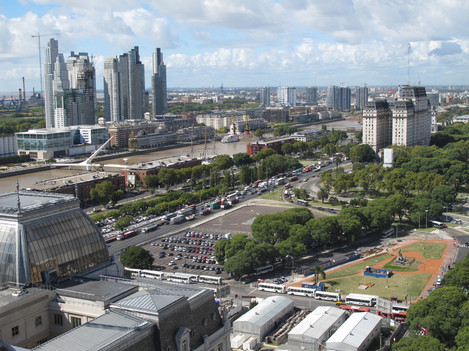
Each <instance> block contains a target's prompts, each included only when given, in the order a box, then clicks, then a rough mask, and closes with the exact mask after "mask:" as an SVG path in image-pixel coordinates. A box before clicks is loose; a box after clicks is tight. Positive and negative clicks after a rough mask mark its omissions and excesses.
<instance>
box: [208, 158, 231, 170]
mask: <svg viewBox="0 0 469 351" xmlns="http://www.w3.org/2000/svg"><path fill="white" fill-rule="evenodd" d="M231 167H233V159H232V158H231V157H230V156H229V155H219V156H217V158H216V159H215V162H213V164H212V168H217V169H219V170H221V171H222V170H224V169H228V168H231Z"/></svg>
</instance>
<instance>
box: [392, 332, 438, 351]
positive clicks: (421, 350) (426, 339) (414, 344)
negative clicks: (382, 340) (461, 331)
mask: <svg viewBox="0 0 469 351" xmlns="http://www.w3.org/2000/svg"><path fill="white" fill-rule="evenodd" d="M392 350H393V351H430V350H431V351H444V350H445V345H444V344H442V343H441V342H440V341H438V339H435V338H433V337H431V336H429V335H426V336H419V337H412V338H409V337H404V338H402V339H401V340H399V342H396V343H394V344H392Z"/></svg>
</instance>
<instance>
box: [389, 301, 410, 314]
mask: <svg viewBox="0 0 469 351" xmlns="http://www.w3.org/2000/svg"><path fill="white" fill-rule="evenodd" d="M408 309H409V306H408V305H403V304H397V303H393V304H392V313H398V312H407V310H408Z"/></svg>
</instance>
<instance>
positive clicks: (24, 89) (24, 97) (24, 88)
mask: <svg viewBox="0 0 469 351" xmlns="http://www.w3.org/2000/svg"><path fill="white" fill-rule="evenodd" d="M23 101H25V102H26V84H25V83H24V77H23Z"/></svg>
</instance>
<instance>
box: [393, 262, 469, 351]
mask: <svg viewBox="0 0 469 351" xmlns="http://www.w3.org/2000/svg"><path fill="white" fill-rule="evenodd" d="M442 286H443V287H441V288H438V289H436V290H434V291H432V292H431V293H430V295H429V296H428V297H427V298H425V299H422V300H420V301H418V302H417V303H414V304H412V305H411V306H410V308H409V311H408V313H407V320H406V322H407V323H408V324H409V326H410V330H411V331H412V332H413V335H414V336H413V337H411V338H403V339H402V340H401V341H399V342H398V343H396V344H394V345H393V350H398V351H413V350H441V351H443V350H448V349H449V350H454V351H466V350H469V299H468V296H467V293H468V291H469V256H466V258H465V259H464V260H462V261H461V262H459V263H457V264H456V265H455V268H454V269H453V270H450V271H449V272H448V273H447V274H446V275H445V277H444V278H443V281H442ZM423 330H424V331H426V332H427V333H428V335H427V336H423V337H422V336H420V337H419V336H418V335H419V334H421V332H422V331H423Z"/></svg>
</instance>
